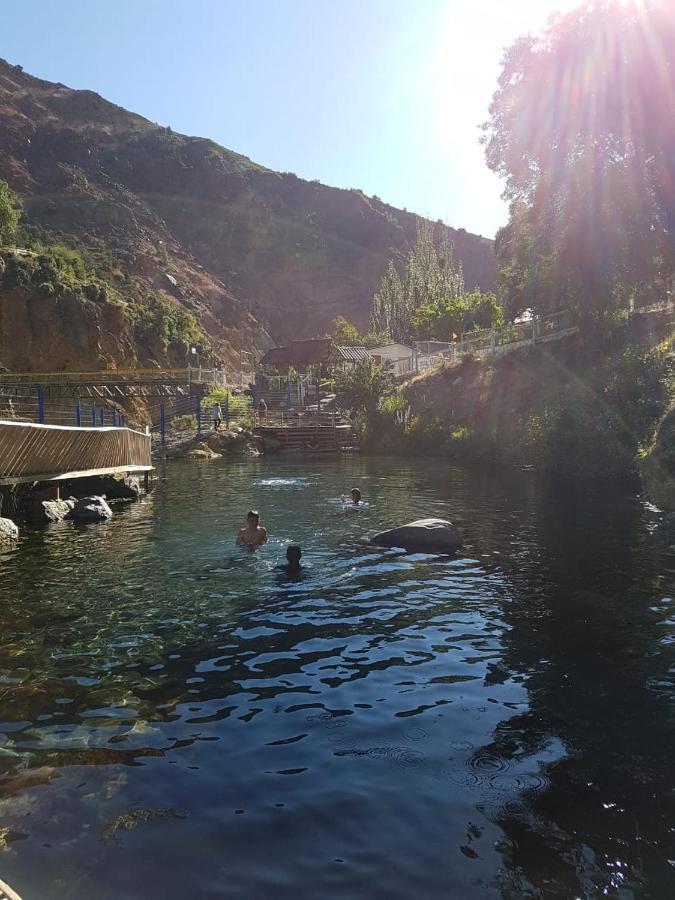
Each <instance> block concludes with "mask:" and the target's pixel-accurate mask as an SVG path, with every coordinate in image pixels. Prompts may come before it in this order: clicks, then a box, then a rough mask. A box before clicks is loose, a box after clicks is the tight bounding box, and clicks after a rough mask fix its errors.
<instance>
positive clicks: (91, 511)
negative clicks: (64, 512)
mask: <svg viewBox="0 0 675 900" xmlns="http://www.w3.org/2000/svg"><path fill="white" fill-rule="evenodd" d="M68 518H69V519H74V520H75V521H76V522H105V521H107V520H108V519H112V510H111V509H110V507H109V506H108V504H107V503H106V502H105V499H104V498H103V497H82V498H81V499H80V500H78V501H77V503H75V505H74V507H73V509H72V510H71V511H70V513H69V515H68Z"/></svg>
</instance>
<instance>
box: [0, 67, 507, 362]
mask: <svg viewBox="0 0 675 900" xmlns="http://www.w3.org/2000/svg"><path fill="white" fill-rule="evenodd" d="M0 178H1V179H4V180H6V181H7V182H8V183H9V184H10V187H11V188H12V189H13V190H14V191H15V192H16V193H17V194H18V195H19V196H20V198H21V199H22V201H23V208H24V217H23V225H24V233H25V234H26V235H28V237H29V239H32V240H33V242H34V246H36V247H37V249H38V251H39V250H40V247H42V246H44V245H48V244H49V243H50V242H58V243H60V244H63V245H65V246H66V247H74V248H76V249H77V250H78V252H80V253H81V257H82V259H83V260H84V262H85V266H86V267H88V270H89V274H88V278H89V280H90V281H95V282H97V283H99V284H103V285H104V286H105V291H104V292H103V293H100V294H99V296H98V300H99V306H98V307H93V306H91V303H92V302H93V301H91V300H88V299H87V291H86V290H84V289H83V290H80V288H78V287H77V286H76V287H75V289H74V296H75V300H78V298H79V302H81V309H82V311H83V315H82V317H81V320H82V321H81V322H80V323H78V325H77V328H76V329H75V330H76V331H77V332H78V334H79V337H78V341H79V344H80V345H85V344H86V346H87V347H88V352H87V357H88V360H87V361H88V364H91V362H92V358H91V357H92V356H93V357H94V358H96V357H97V355H98V359H99V361H100V363H101V364H114V363H115V362H118V363H119V362H124V363H127V364H136V363H138V362H141V363H144V362H145V363H148V362H152V361H159V362H164V361H173V362H178V361H179V358H180V357H181V355H182V356H183V357H184V352H185V348H184V344H183V343H181V340H180V334H178V332H177V333H176V334H178V336H176V334H173V335H169V337H168V338H167V335H166V334H164V339H163V340H152V337H153V334H152V331H153V329H152V327H148V316H147V315H146V311H147V308H148V306H150V307H151V308H152V309H153V310H155V312H156V311H157V309H159V310H160V312H161V315H160V313H157V315H158V316H159V318H161V316H163V315H164V314H165V313H166V315H168V316H169V318H171V317H172V316H173V312H172V310H174V308H175V309H176V310H177V311H178V312H177V315H179V316H180V315H184V314H185V313H189V314H190V316H191V317H194V320H195V321H196V323H197V327H198V329H199V330H201V331H203V332H204V334H205V343H206V344H208V345H210V347H211V351H210V352H211V353H212V354H213V355H214V356H219V357H220V358H221V359H222V360H224V361H226V362H227V361H229V362H234V361H235V359H237V358H238V352H239V350H241V349H251V348H258V349H262V348H265V347H267V346H269V345H270V343H274V342H282V341H284V340H286V339H288V338H289V337H291V336H293V337H301V336H302V337H310V336H314V335H317V334H321V333H323V332H325V331H326V329H327V327H328V325H329V323H330V321H331V320H332V319H333V318H334V317H335V316H337V315H344V316H346V317H347V318H349V319H352V320H353V321H354V322H355V323H356V324H357V325H359V326H361V327H364V326H365V325H366V323H367V320H368V314H369V310H370V301H371V297H372V294H373V290H374V288H375V286H376V284H377V282H378V280H379V278H380V276H381V275H382V273H383V271H384V270H385V268H386V265H387V261H388V259H389V258H390V257H391V256H392V255H403V254H404V253H405V252H406V249H407V247H408V245H409V243H410V241H411V240H413V239H414V236H415V230H416V223H417V217H416V216H414V215H413V214H411V213H407V212H403V211H401V210H397V209H394V208H393V207H390V206H388V205H386V204H385V203H382V202H381V201H380V200H378V199H377V198H373V197H367V196H365V195H364V194H363V193H362V192H360V191H358V190H338V189H335V188H330V187H326V186H324V185H322V184H319V183H315V182H307V181H303V180H302V179H300V178H297V177H296V176H295V175H293V174H290V173H283V174H281V173H278V172H274V171H271V170H269V169H265V168H264V167H262V166H259V165H256V164H255V163H253V162H251V160H249V159H247V158H246V157H243V156H240V155H239V154H237V153H234V152H232V151H230V150H226V149H225V148H223V147H220V146H219V145H218V144H215V143H214V142H213V141H210V140H207V139H204V138H195V137H187V136H185V135H181V134H176V133H174V132H172V131H171V129H169V128H163V127H160V126H158V125H156V124H154V123H152V122H149V121H148V120H146V119H144V118H142V117H141V116H138V115H135V114H133V113H130V112H128V111H127V110H125V109H122V108H121V107H119V106H115V105H114V104H112V103H109V102H108V101H106V100H104V99H103V98H101V97H100V96H99V95H98V94H95V93H92V92H90V91H75V90H71V89H70V88H67V87H65V86H64V85H62V84H53V83H51V82H47V81H41V80H39V79H36V78H33V77H31V76H30V75H27V74H26V73H25V72H23V71H22V70H21V68H20V67H16V66H11V65H9V64H8V63H6V62H4V61H2V60H0ZM450 231H451V234H450V237H451V240H452V241H453V243H454V246H455V250H456V255H457V257H458V258H460V259H461V260H462V261H463V263H464V269H465V274H466V281H467V284H469V285H473V284H478V285H479V286H480V287H482V288H483V289H489V288H491V287H493V286H494V283H495V278H496V269H495V263H494V259H493V253H492V242H491V241H489V240H487V239H485V238H481V237H478V236H476V235H472V234H468V233H467V232H466V231H464V230H463V229H460V230H458V231H454V230H452V229H451V230H450ZM29 245H30V244H29ZM28 275H29V276H30V277H28V278H27V279H24V280H23V281H22V280H21V279H19V281H18V282H16V279H15V280H14V281H12V282H10V283H9V284H3V286H2V293H1V294H0V329H1V331H0V365H5V366H7V367H8V368H16V367H18V365H20V366H21V367H24V366H25V365H26V364H27V362H31V360H30V359H28V360H27V359H26V358H25V357H26V356H27V355H30V351H29V350H28V349H27V345H28V343H30V342H33V343H38V344H39V343H41V338H42V334H43V332H42V329H43V328H44V327H45V324H46V323H49V325H50V326H51V328H52V329H54V330H55V333H56V334H55V341H54V345H55V346H60V347H61V352H60V354H59V356H58V358H56V357H55V358H54V359H52V360H50V359H49V358H45V356H47V357H49V352H48V350H46V349H45V348H44V346H43V347H42V350H41V357H40V358H39V359H38V358H37V357H36V358H35V363H36V365H37V363H38V362H39V365H40V367H42V366H44V365H49V364H50V362H51V363H52V364H54V365H66V366H68V367H69V368H75V367H76V366H77V365H78V361H77V357H79V356H80V350H79V349H76V348H75V347H73V348H71V349H72V351H73V352H68V346H67V345H68V340H69V338H68V335H69V331H70V330H71V328H72V325H73V323H72V322H71V316H72V314H73V313H72V310H73V308H74V309H77V303H76V304H75V307H73V306H72V302H71V301H69V303H68V304H65V305H64V306H63V316H54V315H52V312H53V310H54V304H55V303H57V302H59V300H60V296H61V293H60V288H59V286H58V284H57V285H56V289H55V290H52V291H51V292H49V291H47V292H46V293H45V291H42V293H40V292H39V291H37V292H36V291H35V290H34V289H33V285H34V283H35V279H36V278H38V277H39V276H37V275H35V273H34V272H33V274H32V276H31V273H30V272H29V273H28ZM31 278H32V280H31ZM39 283H40V284H42V285H44V284H45V282H44V281H42V282H39ZM52 284H54V282H52ZM85 287H86V286H85ZM72 288H73V286H72V285H71V286H70V293H71V294H72V293H73V290H72ZM12 292H13V299H12V300H11V304H10V299H9V294H10V293H12ZM71 300H72V298H71ZM101 302H104V303H112V304H113V306H114V307H115V311H114V313H110V312H105V311H103V310H102V309H101V305H100V304H101ZM87 303H89V304H90V307H87ZM12 310H15V311H20V312H21V316H22V321H23V322H24V323H25V326H24V325H21V326H19V324H18V321H19V320H18V319H16V321H14V317H13V313H12ZM64 316H65V318H64ZM139 320H140V321H141V322H142V323H144V324H145V327H144V328H141V329H140V330H139V328H138V322H139ZM190 321H192V319H190ZM12 322H13V324H11V323H12ZM110 322H113V323H116V324H115V326H114V328H113V329H112V331H106V328H108V326H109V325H110ZM31 323H38V324H37V326H36V327H38V329H39V330H40V334H37V333H35V334H33V333H32V332H31V333H30V334H29V335H26V338H28V339H29V340H28V342H27V341H26V340H23V344H24V347H23V350H22V354H21V359H20V360H19V359H17V358H15V356H16V351H17V345H16V342H17V341H18V342H19V343H22V336H21V329H22V328H24V327H27V328H32V325H31ZM10 324H11V327H10ZM160 324H161V325H162V327H161V328H160V331H162V330H163V331H164V332H166V331H167V329H164V328H163V320H162V323H160ZM169 331H170V329H169ZM83 332H86V334H85V333H83ZM116 335H119V337H120V340H119V341H117V342H116V341H115V340H114V338H115V336H116ZM110 338H112V342H111V340H110ZM94 361H95V360H94Z"/></svg>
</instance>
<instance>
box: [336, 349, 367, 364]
mask: <svg viewBox="0 0 675 900" xmlns="http://www.w3.org/2000/svg"><path fill="white" fill-rule="evenodd" d="M335 351H336V353H337V354H338V355H339V356H341V357H342V359H344V360H345V361H346V362H362V361H363V360H364V359H370V353H369V352H368V350H366V348H365V347H337V346H336V347H335Z"/></svg>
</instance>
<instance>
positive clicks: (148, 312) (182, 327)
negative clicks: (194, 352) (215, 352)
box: [131, 294, 204, 350]
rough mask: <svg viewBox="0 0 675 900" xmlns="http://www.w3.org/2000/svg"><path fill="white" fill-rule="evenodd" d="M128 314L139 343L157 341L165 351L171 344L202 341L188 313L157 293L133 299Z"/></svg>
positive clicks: (198, 329)
mask: <svg viewBox="0 0 675 900" xmlns="http://www.w3.org/2000/svg"><path fill="white" fill-rule="evenodd" d="M131 315H132V318H133V323H134V330H135V332H136V338H137V340H139V341H140V342H141V343H145V344H148V343H153V342H154V341H156V340H159V341H160V342H161V344H162V346H163V347H164V349H165V350H166V349H168V347H169V345H170V344H172V343H174V342H182V343H183V344H189V343H194V342H198V341H201V340H203V338H204V335H203V333H202V331H201V329H200V328H199V326H198V325H197V320H196V319H195V317H194V316H193V315H192V313H189V312H186V311H185V310H184V309H183V307H182V306H181V305H180V304H179V303H177V302H176V301H174V300H169V299H167V298H164V297H161V296H159V295H157V294H148V295H146V296H145V297H144V298H142V299H140V300H137V301H136V303H135V304H134V305H133V307H132V313H131Z"/></svg>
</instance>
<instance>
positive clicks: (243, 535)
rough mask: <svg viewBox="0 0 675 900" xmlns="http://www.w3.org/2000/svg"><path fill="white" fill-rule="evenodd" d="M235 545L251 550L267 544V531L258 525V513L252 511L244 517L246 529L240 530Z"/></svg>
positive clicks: (255, 510)
mask: <svg viewBox="0 0 675 900" xmlns="http://www.w3.org/2000/svg"><path fill="white" fill-rule="evenodd" d="M237 543H238V544H242V545H243V546H245V547H249V548H250V549H251V550H255V549H256V547H260V546H261V545H262V544H266V543H267V529H266V528H263V527H262V525H261V524H260V513H259V512H258V510H257V509H252V510H251V511H250V512H249V513H248V515H247V516H246V528H242V529H241V531H240V532H239V533H238V534H237Z"/></svg>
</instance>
